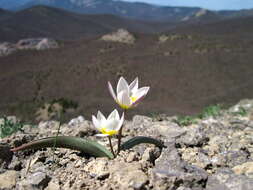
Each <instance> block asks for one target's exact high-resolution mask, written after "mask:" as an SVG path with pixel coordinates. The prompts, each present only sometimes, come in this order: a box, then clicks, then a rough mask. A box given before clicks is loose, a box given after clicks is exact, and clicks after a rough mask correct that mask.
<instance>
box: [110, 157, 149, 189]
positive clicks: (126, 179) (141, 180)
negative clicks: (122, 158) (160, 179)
mask: <svg viewBox="0 0 253 190" xmlns="http://www.w3.org/2000/svg"><path fill="white" fill-rule="evenodd" d="M109 169H110V178H109V180H110V181H112V183H115V184H117V185H118V186H119V189H132V188H133V189H136V190H138V189H141V188H142V187H143V186H144V185H145V184H146V183H147V182H148V177H147V175H146V174H145V173H144V172H143V171H142V170H141V164H140V163H137V162H132V163H125V162H115V163H113V164H112V166H111V167H109Z"/></svg>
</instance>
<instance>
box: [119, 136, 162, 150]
mask: <svg viewBox="0 0 253 190" xmlns="http://www.w3.org/2000/svg"><path fill="white" fill-rule="evenodd" d="M142 143H148V144H154V145H155V146H157V147H159V148H164V147H165V146H164V144H163V143H162V142H161V141H159V140H156V139H153V138H151V137H143V136H137V137H134V138H132V139H129V140H128V141H126V142H124V143H123V144H122V145H121V150H127V149H130V148H132V147H134V146H136V145H139V144H142Z"/></svg>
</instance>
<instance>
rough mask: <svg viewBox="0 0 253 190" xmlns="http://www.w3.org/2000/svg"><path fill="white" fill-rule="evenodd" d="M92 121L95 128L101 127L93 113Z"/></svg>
mask: <svg viewBox="0 0 253 190" xmlns="http://www.w3.org/2000/svg"><path fill="white" fill-rule="evenodd" d="M92 122H93V125H94V126H95V128H96V129H97V130H100V128H101V126H100V123H99V121H98V120H97V118H96V117H95V116H94V115H92Z"/></svg>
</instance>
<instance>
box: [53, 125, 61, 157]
mask: <svg viewBox="0 0 253 190" xmlns="http://www.w3.org/2000/svg"><path fill="white" fill-rule="evenodd" d="M60 128H61V122H59V126H58V129H57V133H56V136H55V139H54V146H53V162H54V161H55V160H54V156H55V150H56V148H55V146H56V140H57V137H58V136H59V133H60Z"/></svg>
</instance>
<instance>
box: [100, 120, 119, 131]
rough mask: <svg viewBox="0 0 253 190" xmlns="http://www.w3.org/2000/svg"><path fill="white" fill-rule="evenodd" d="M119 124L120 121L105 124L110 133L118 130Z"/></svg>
mask: <svg viewBox="0 0 253 190" xmlns="http://www.w3.org/2000/svg"><path fill="white" fill-rule="evenodd" d="M118 123H119V120H116V119H111V120H107V122H106V124H105V126H104V127H105V128H106V130H108V131H111V130H116V129H117V127H118Z"/></svg>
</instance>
